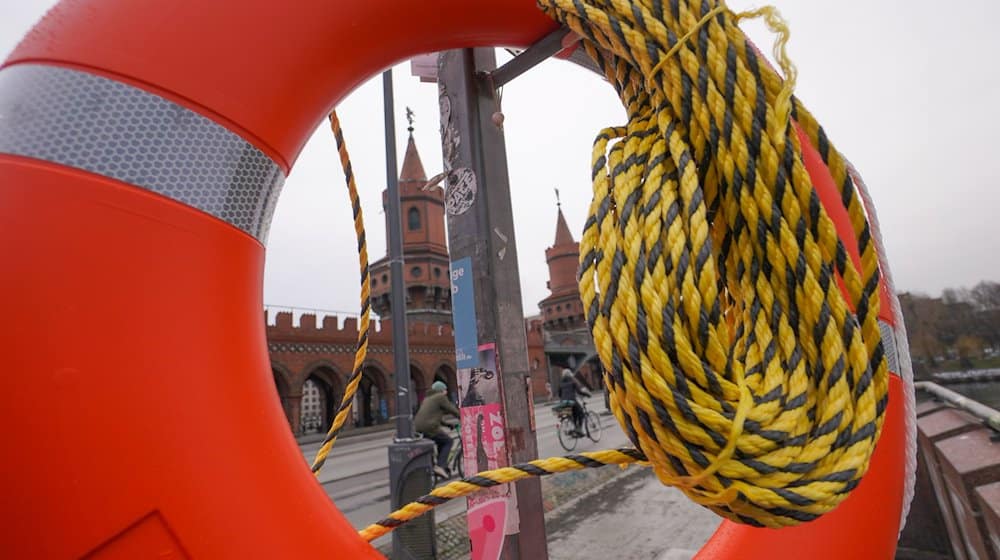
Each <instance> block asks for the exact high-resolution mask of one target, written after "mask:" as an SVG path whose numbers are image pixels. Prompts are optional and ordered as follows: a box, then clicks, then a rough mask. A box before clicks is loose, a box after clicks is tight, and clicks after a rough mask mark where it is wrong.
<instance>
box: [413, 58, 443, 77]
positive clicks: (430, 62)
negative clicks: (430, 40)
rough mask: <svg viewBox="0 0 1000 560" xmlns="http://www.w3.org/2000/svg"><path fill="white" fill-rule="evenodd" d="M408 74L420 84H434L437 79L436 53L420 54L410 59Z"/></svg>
mask: <svg viewBox="0 0 1000 560" xmlns="http://www.w3.org/2000/svg"><path fill="white" fill-rule="evenodd" d="M410 74H412V75H413V76H416V77H418V78H420V81H421V82H428V83H435V82H437V78H438V55H437V53H431V54H422V55H419V56H415V57H413V58H411V59H410Z"/></svg>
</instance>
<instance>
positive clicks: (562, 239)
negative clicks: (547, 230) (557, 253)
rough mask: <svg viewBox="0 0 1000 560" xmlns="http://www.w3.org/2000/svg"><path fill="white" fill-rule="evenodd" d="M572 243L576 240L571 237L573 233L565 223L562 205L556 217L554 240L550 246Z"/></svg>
mask: <svg viewBox="0 0 1000 560" xmlns="http://www.w3.org/2000/svg"><path fill="white" fill-rule="evenodd" d="M573 243H576V240H575V239H573V234H572V233H571V232H570V231H569V226H568V225H566V217H565V216H563V211H562V206H560V207H559V217H558V218H557V219H556V241H555V243H553V244H552V246H553V247H558V246H560V245H569V244H573Z"/></svg>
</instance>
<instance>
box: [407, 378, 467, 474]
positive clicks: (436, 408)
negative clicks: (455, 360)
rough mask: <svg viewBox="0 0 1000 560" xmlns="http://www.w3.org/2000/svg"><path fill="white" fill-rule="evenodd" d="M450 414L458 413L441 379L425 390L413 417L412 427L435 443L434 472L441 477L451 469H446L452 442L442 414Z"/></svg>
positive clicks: (455, 415) (449, 472) (455, 414)
mask: <svg viewBox="0 0 1000 560" xmlns="http://www.w3.org/2000/svg"><path fill="white" fill-rule="evenodd" d="M445 414H451V415H452V416H454V417H456V418H458V417H460V414H459V412H458V407H456V406H455V405H454V404H452V402H451V401H450V400H448V386H447V385H445V384H444V383H443V382H441V381H435V382H434V383H433V384H431V390H430V391H428V392H427V397H426V398H425V399H424V402H422V403H420V410H418V411H417V415H416V416H415V417H414V418H413V427H414V429H416V430H417V431H418V432H422V433H423V434H424V437H425V438H427V439H431V440H434V443H435V444H436V445H437V451H438V454H437V464H436V465H434V472H435V473H437V475H438V476H440V477H442V478H451V471H449V470H448V453H449V452H450V451H451V446H452V445H453V444H454V442H453V441H452V439H451V436H450V435H448V432H447V431H445V429H444V427H445V426H447V425H448V424H446V423H445V422H444V415H445Z"/></svg>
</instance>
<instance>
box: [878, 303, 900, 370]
mask: <svg viewBox="0 0 1000 560" xmlns="http://www.w3.org/2000/svg"><path fill="white" fill-rule="evenodd" d="M888 304H889V303H888V302H885V303H883V304H882V305H888ZM878 328H879V330H880V331H882V349H883V350H884V351H885V359H886V362H887V363H888V365H889V371H891V372H893V373H895V374H897V375H898V374H899V350H898V349H897V348H896V331H895V329H893V328H892V325H890V324H889V323H886V322H885V321H883V320H881V319H879V321H878Z"/></svg>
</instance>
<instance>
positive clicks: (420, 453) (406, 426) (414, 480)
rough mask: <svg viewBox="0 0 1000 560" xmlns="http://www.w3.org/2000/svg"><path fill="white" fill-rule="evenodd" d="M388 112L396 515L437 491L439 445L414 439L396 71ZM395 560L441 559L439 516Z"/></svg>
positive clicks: (409, 531)
mask: <svg viewBox="0 0 1000 560" xmlns="http://www.w3.org/2000/svg"><path fill="white" fill-rule="evenodd" d="M382 92H383V103H384V109H385V171H386V181H387V183H388V184H387V187H388V193H387V194H388V196H387V198H388V200H387V207H386V219H387V220H389V228H388V229H389V239H388V245H389V275H390V276H389V278H390V285H391V292H390V298H391V300H390V301H391V306H392V352H393V356H394V361H393V363H394V366H395V369H396V376H395V377H396V384H395V385H396V437H395V439H394V440H393V443H392V444H390V445H389V489H390V501H391V506H392V509H393V510H395V509H397V508H400V507H402V506H404V505H406V504H408V503H410V502H412V501H413V500H415V499H417V498H419V497H420V496H423V495H424V494H427V493H428V492H430V491H431V489H432V488H433V487H434V474H433V472H434V471H433V465H434V443H432V442H431V441H429V440H426V439H414V437H413V435H414V434H413V408H412V405H411V403H412V400H411V392H410V353H409V341H408V340H407V328H406V285H405V283H404V280H403V232H402V221H401V218H400V209H399V207H400V204H399V171H398V169H397V168H396V132H395V118H394V116H393V114H394V111H395V108H394V104H393V95H392V69H391V68H390V69H389V70H386V71H385V72H383V73H382ZM392 557H393V558H394V559H395V560H418V559H423V558H436V557H437V543H436V542H435V538H434V513H433V512H431V513H428V514H426V515H424V516H422V517H420V518H418V519H415V520H413V521H411V522H410V523H407V524H406V525H404V526H403V527H400V528H399V529H397V530H396V531H395V532H393V534H392Z"/></svg>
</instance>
